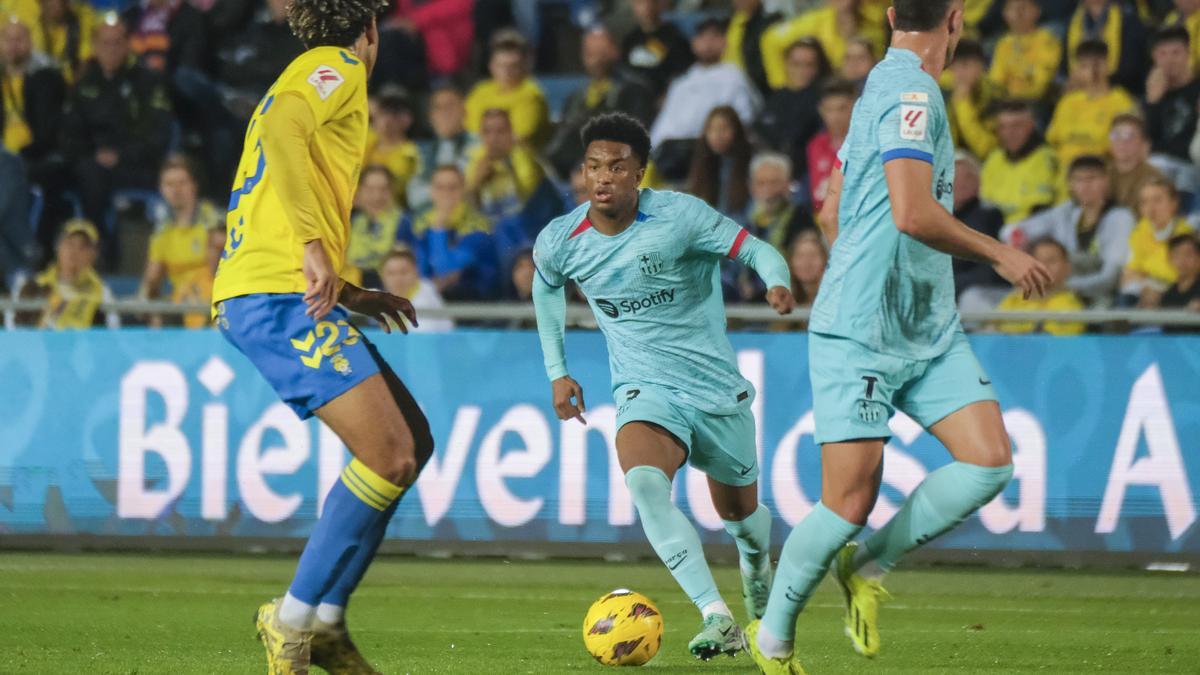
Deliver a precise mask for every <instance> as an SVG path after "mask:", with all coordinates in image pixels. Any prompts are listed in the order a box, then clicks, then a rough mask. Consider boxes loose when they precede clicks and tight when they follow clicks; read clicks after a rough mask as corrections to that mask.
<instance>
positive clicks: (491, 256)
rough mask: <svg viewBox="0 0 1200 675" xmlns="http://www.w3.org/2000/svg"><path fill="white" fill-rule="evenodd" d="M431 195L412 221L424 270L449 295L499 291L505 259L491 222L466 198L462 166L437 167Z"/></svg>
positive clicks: (464, 297) (487, 295)
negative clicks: (501, 257)
mask: <svg viewBox="0 0 1200 675" xmlns="http://www.w3.org/2000/svg"><path fill="white" fill-rule="evenodd" d="M486 123H487V122H486V121H485V124H486ZM485 134H486V132H485ZM431 195H432V197H433V206H431V207H430V208H429V209H428V210H426V211H425V212H424V213H422V214H421V215H419V216H417V218H416V220H415V221H414V222H413V227H412V238H413V242H414V249H415V251H416V254H417V260H418V263H419V265H420V270H421V275H422V276H424V277H427V278H429V279H432V280H433V283H434V285H435V286H436V287H437V290H438V291H439V292H440V293H441V294H442V295H443V296H444V297H445V298H446V299H448V300H482V299H487V298H491V297H494V296H495V295H496V294H497V293H498V290H499V287H500V263H499V258H498V256H497V253H496V243H495V240H494V238H493V236H492V225H491V223H489V222H488V219H487V218H485V217H484V216H483V214H481V213H479V212H478V211H476V210H475V209H474V208H473V207H472V206H471V205H470V203H469V202H468V201H467V192H466V186H465V185H464V180H463V176H462V173H461V172H460V171H459V170H458V167H455V166H443V167H438V169H437V171H435V172H434V174H433V185H432V192H431Z"/></svg>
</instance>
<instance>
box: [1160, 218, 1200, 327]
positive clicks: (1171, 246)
mask: <svg viewBox="0 0 1200 675" xmlns="http://www.w3.org/2000/svg"><path fill="white" fill-rule="evenodd" d="M1167 255H1168V259H1169V260H1170V262H1171V269H1173V270H1175V283H1173V284H1171V287H1170V288H1168V289H1167V290H1166V292H1165V293H1163V294H1162V297H1161V298H1160V299H1159V306H1160V307H1162V308H1163V309H1190V310H1192V311H1193V312H1200V239H1198V238H1197V237H1196V235H1195V234H1181V235H1177V236H1174V237H1171V239H1170V241H1168V242H1167ZM1165 330H1166V332H1168V333H1174V332H1184V331H1195V330H1196V327H1195V326H1176V327H1167V328H1166V329H1165Z"/></svg>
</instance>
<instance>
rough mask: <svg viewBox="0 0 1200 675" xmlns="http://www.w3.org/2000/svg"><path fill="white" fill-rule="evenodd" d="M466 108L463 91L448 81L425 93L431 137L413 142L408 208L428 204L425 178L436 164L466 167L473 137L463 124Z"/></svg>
mask: <svg viewBox="0 0 1200 675" xmlns="http://www.w3.org/2000/svg"><path fill="white" fill-rule="evenodd" d="M466 116H467V109H466V107H465V105H464V104H463V95H462V92H461V91H459V90H458V89H457V88H455V87H454V86H452V85H443V86H441V87H437V88H435V89H434V90H433V94H431V95H430V97H429V126H430V127H431V128H432V129H433V138H432V139H429V140H424V141H418V142H417V150H418V151H419V152H420V155H421V161H420V163H419V167H420V172H419V173H418V174H417V175H416V176H414V177H413V179H412V180H410V181H409V183H408V190H407V194H408V203H409V208H410V209H412V210H414V211H419V210H424V209H425V207H427V206H429V179H430V178H432V177H433V171H434V169H436V168H437V167H439V166H444V165H446V164H453V165H454V166H457V167H458V168H459V170H461V171H464V172H465V171H466V170H467V164H468V162H470V153H471V150H472V148H473V147H474V146H475V144H476V142H477V141H476V138H475V136H474V135H473V134H471V133H470V132H469V131H467V127H466V126H465V122H466Z"/></svg>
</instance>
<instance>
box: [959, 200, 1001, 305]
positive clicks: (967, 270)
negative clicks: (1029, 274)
mask: <svg viewBox="0 0 1200 675" xmlns="http://www.w3.org/2000/svg"><path fill="white" fill-rule="evenodd" d="M954 217H955V218H958V219H959V220H961V221H963V222H964V223H966V224H967V227H970V228H971V229H972V230H975V231H976V232H981V233H983V234H986V235H987V236H989V237H992V238H993V239H998V238H999V237H1000V228H1002V227H1004V215H1003V214H1001V213H1000V210H999V209H996V208H993V207H991V206H987V205H985V204H983V203H982V202H980V201H979V198H978V197H976V198H975V199H972V200H971V201H969V202H967V203H965V204H963V205H962V206H961V207H960V208H958V209H955V210H954ZM1007 285H1008V283H1007V282H1006V281H1004V279H1003V278H1001V276H1000V275H999V274H996V270H994V269H992V266H991V265H988V264H987V263H980V262H974V261H971V260H964V259H962V258H955V259H954V288H955V291H956V292H957V293H962V292H963V291H965V290H967V289H968V288H970V287H972V286H1007Z"/></svg>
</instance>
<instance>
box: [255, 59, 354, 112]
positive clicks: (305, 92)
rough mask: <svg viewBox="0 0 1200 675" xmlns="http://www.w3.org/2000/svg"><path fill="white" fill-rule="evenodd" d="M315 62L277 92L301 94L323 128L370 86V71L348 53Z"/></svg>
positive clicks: (283, 84)
mask: <svg viewBox="0 0 1200 675" xmlns="http://www.w3.org/2000/svg"><path fill="white" fill-rule="evenodd" d="M313 63H314V65H313V66H312V67H311V69H310V68H304V69H302V70H300V71H299V72H298V73H297V74H296V75H295V76H293V77H291V78H289V79H288V81H286V82H281V83H280V85H281V86H280V87H278V89H277V90H276V92H275V93H276V94H282V93H283V92H287V91H292V92H296V93H298V94H300V95H301V97H302V98H303V99H304V101H305V102H306V103H308V106H309V108H310V109H311V110H312V116H313V120H314V121H315V122H316V125H317V126H321V125H322V124H325V123H326V122H328V121H329V120H330V119H332V118H333V117H334V116H335V115H336V114H337V112H338V111H339V110H341V109H342V107H343V106H345V104H346V102H347V101H349V100H350V99H351V98H352V97H354V96H355V95H356V94H358V93H359V91H360V90H361V89H363V88H364V87H366V86H367V71H366V68H365V67H364V66H363V65H362V62H360V61H359V60H358V59H357V58H355V57H354V56H352V55H350V54H349V53H347V52H346V51H345V50H338V52H337V55H335V56H332V57H326V58H324V59H321V60H319V61H314V62H313Z"/></svg>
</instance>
